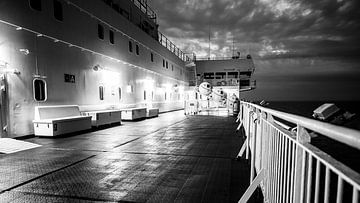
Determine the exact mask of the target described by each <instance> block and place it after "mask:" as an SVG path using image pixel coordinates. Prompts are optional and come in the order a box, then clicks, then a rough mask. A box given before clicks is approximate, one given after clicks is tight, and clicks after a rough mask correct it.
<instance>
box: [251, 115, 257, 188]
mask: <svg viewBox="0 0 360 203" xmlns="http://www.w3.org/2000/svg"><path fill="white" fill-rule="evenodd" d="M254 111H256V110H254ZM254 115H255V118H254V120H250V121H251V123H252V125H253V134H252V136H250V139H251V140H252V141H251V146H252V147H251V149H250V150H251V166H250V184H251V182H252V181H253V180H254V178H255V171H256V160H255V158H256V138H257V136H256V133H257V116H256V113H254Z"/></svg>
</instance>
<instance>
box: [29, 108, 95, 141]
mask: <svg viewBox="0 0 360 203" xmlns="http://www.w3.org/2000/svg"><path fill="white" fill-rule="evenodd" d="M33 124H34V134H35V135H36V136H57V135H61V134H67V133H72V132H78V131H83V130H88V129H90V128H91V116H81V114H80V111H79V106H77V105H63V106H36V107H35V120H33Z"/></svg>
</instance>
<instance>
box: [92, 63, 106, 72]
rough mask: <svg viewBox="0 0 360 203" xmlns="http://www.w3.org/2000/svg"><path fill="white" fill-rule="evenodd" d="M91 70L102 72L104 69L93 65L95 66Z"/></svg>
mask: <svg viewBox="0 0 360 203" xmlns="http://www.w3.org/2000/svg"><path fill="white" fill-rule="evenodd" d="M93 70H94V71H101V70H104V68H103V67H101V66H100V65H99V64H97V65H95V66H94V67H93Z"/></svg>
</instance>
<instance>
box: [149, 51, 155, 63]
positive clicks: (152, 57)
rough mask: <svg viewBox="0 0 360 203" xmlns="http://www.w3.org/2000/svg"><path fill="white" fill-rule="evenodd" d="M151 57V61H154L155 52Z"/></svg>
mask: <svg viewBox="0 0 360 203" xmlns="http://www.w3.org/2000/svg"><path fill="white" fill-rule="evenodd" d="M150 59H151V62H154V54H153V53H151V54H150Z"/></svg>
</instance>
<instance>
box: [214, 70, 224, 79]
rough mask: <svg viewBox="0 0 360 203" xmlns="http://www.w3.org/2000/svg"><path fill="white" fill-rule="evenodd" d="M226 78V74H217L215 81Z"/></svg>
mask: <svg viewBox="0 0 360 203" xmlns="http://www.w3.org/2000/svg"><path fill="white" fill-rule="evenodd" d="M225 78H226V72H217V73H215V79H225Z"/></svg>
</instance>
